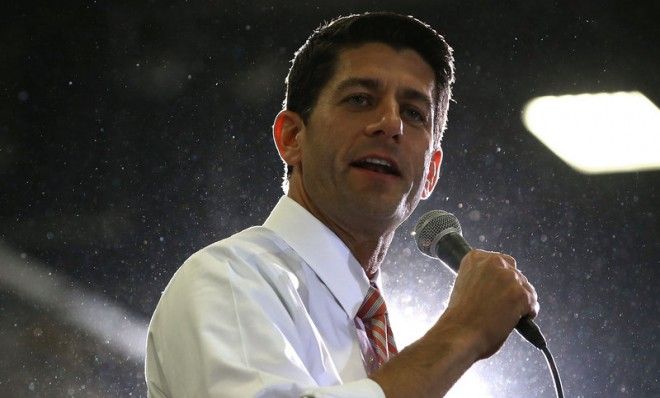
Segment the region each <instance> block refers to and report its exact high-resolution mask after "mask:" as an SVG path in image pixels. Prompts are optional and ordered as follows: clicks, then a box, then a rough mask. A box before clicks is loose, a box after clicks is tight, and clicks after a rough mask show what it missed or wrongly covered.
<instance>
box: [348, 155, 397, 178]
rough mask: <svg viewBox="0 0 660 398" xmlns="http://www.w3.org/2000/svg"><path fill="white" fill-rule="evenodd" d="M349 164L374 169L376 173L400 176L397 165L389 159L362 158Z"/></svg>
mask: <svg viewBox="0 0 660 398" xmlns="http://www.w3.org/2000/svg"><path fill="white" fill-rule="evenodd" d="M351 166H353V167H358V168H361V169H366V170H370V171H374V172H376V173H382V174H389V175H394V176H397V177H400V176H401V171H400V170H399V168H398V166H397V165H396V164H395V163H393V162H390V161H387V160H385V159H380V158H364V159H360V160H357V161H355V162H353V163H351Z"/></svg>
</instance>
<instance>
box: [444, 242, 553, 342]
mask: <svg viewBox="0 0 660 398" xmlns="http://www.w3.org/2000/svg"><path fill="white" fill-rule="evenodd" d="M434 247H435V253H434V254H435V255H436V257H438V258H439V259H440V261H442V262H443V263H444V264H445V265H446V266H447V267H448V268H449V269H451V270H452V271H453V272H454V273H455V274H456V273H458V269H459V268H460V265H461V260H463V257H465V255H466V254H467V253H468V252H469V251H470V250H472V247H470V245H469V244H468V243H467V242H466V241H465V238H463V236H461V235H460V234H458V233H456V232H452V233H448V234H446V235H444V236H443V237H442V238H440V239H439V240H438V242H437V243H436V244H435V245H434ZM516 331H517V332H518V333H519V334H520V335H521V336H522V337H524V338H525V340H527V341H529V342H530V343H532V345H533V346H534V347H536V348H538V349H539V350H543V349H544V348H546V346H547V343H546V341H545V337H543V334H542V333H541V329H539V327H538V326H537V325H536V324H535V323H534V321H532V320H531V319H530V318H529V317H527V316H525V317H523V318H521V319H520V321H519V322H518V324H517V325H516Z"/></svg>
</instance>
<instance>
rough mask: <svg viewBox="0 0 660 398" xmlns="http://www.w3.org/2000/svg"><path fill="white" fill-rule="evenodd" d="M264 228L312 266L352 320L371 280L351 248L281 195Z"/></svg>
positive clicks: (293, 201)
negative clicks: (274, 234)
mask: <svg viewBox="0 0 660 398" xmlns="http://www.w3.org/2000/svg"><path fill="white" fill-rule="evenodd" d="M264 227H266V228H268V229H270V230H272V231H273V232H275V233H276V234H277V235H279V236H280V237H281V238H282V239H283V240H284V241H285V242H286V243H287V244H288V245H289V246H291V248H293V250H295V251H296V253H298V255H299V256H300V257H302V259H303V260H305V262H306V263H307V264H308V265H309V266H310V268H311V269H312V270H313V271H314V273H316V275H317V276H318V277H319V279H320V280H321V281H322V282H323V283H324V284H325V285H326V286H327V287H328V289H329V290H330V292H331V293H332V294H333V295H334V296H335V298H336V299H337V301H338V302H339V304H340V305H341V307H342V308H343V309H344V311H345V312H346V313H347V314H348V316H349V317H350V318H351V319H352V318H355V315H356V314H357V311H358V309H359V308H360V306H361V305H362V301H363V300H364V297H365V296H366V295H367V291H368V290H369V280H368V279H367V276H366V275H365V273H364V270H363V269H362V266H360V263H358V261H357V260H356V259H355V257H354V256H353V254H352V253H351V252H350V250H349V249H348V247H347V246H346V245H345V244H344V242H342V240H341V239H339V237H338V236H337V235H335V233H334V232H332V230H330V229H329V228H328V227H327V226H326V225H325V224H323V223H322V222H321V221H319V220H318V219H317V218H316V217H314V216H313V215H312V214H311V213H309V212H308V211H307V210H306V209H305V208H304V207H302V206H301V205H300V204H298V202H296V201H295V200H293V199H291V198H289V197H288V196H282V198H280V200H279V202H278V203H277V205H275V208H273V211H272V212H271V213H270V216H269V217H268V218H267V219H266V222H264Z"/></svg>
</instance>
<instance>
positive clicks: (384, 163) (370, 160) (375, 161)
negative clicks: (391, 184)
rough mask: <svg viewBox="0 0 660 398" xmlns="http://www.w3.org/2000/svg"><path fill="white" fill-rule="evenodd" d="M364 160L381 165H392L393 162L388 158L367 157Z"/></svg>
mask: <svg viewBox="0 0 660 398" xmlns="http://www.w3.org/2000/svg"><path fill="white" fill-rule="evenodd" d="M364 161H365V162H366V163H372V164H379V165H381V166H387V167H392V164H391V163H390V162H388V161H387V160H383V159H376V158H367V159H364Z"/></svg>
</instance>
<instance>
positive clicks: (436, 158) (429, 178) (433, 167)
mask: <svg viewBox="0 0 660 398" xmlns="http://www.w3.org/2000/svg"><path fill="white" fill-rule="evenodd" d="M441 164H442V149H438V150H436V151H435V152H433V154H432V155H431V162H430V163H429V171H428V173H427V174H426V181H425V182H424V191H423V192H422V199H424V200H425V199H428V198H429V196H431V193H432V192H433V189H435V184H436V183H437V182H438V177H440V165H441Z"/></svg>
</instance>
